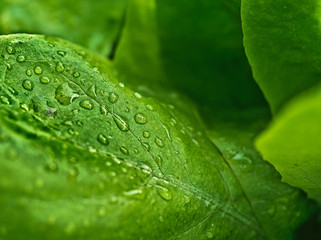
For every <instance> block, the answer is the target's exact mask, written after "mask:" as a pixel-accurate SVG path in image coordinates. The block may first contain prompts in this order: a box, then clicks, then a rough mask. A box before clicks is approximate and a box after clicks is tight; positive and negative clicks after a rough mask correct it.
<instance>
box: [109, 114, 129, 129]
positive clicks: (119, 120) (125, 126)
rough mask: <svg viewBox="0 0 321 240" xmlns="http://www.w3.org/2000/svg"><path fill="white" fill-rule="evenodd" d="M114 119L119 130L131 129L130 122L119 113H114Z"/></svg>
mask: <svg viewBox="0 0 321 240" xmlns="http://www.w3.org/2000/svg"><path fill="white" fill-rule="evenodd" d="M113 118H114V121H115V123H116V125H117V127H118V128H119V130H121V131H123V132H126V131H128V130H129V125H128V123H127V122H126V121H125V120H124V119H123V118H122V117H120V116H119V115H117V114H116V113H114V115H113Z"/></svg>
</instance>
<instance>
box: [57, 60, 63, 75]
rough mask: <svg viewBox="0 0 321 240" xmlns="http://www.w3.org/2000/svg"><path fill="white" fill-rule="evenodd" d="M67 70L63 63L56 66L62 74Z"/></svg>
mask: <svg viewBox="0 0 321 240" xmlns="http://www.w3.org/2000/svg"><path fill="white" fill-rule="evenodd" d="M64 70H65V66H64V65H63V64H62V63H61V62H57V64H56V71H57V72H59V73H61V72H63V71H64Z"/></svg>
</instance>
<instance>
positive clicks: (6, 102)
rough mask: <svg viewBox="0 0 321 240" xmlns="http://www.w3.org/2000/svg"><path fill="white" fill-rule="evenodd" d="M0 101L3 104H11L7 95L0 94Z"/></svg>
mask: <svg viewBox="0 0 321 240" xmlns="http://www.w3.org/2000/svg"><path fill="white" fill-rule="evenodd" d="M0 101H1V103H3V104H7V105H9V104H11V103H10V101H9V99H8V98H7V97H5V96H0Z"/></svg>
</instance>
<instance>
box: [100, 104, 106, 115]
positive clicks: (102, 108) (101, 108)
mask: <svg viewBox="0 0 321 240" xmlns="http://www.w3.org/2000/svg"><path fill="white" fill-rule="evenodd" d="M107 113H108V111H107V109H106V107H105V106H100V114H102V115H107Z"/></svg>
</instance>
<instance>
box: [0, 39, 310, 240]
mask: <svg viewBox="0 0 321 240" xmlns="http://www.w3.org/2000/svg"><path fill="white" fill-rule="evenodd" d="M0 53H1V54H0V56H1V57H0V87H1V88H0V96H1V97H0V100H1V108H0V126H1V127H0V129H1V132H0V133H1V134H0V136H1V141H0V179H1V181H0V191H1V195H0V207H1V213H0V226H1V228H0V234H1V238H5V239H15V240H16V239H40V238H43V237H44V236H46V239H75V238H77V239H98V240H99V239H207V238H213V237H215V238H217V239H238V238H240V236H242V239H256V240H257V239H278V237H274V236H276V233H278V232H282V234H281V235H282V236H288V233H289V231H288V230H287V229H288V228H289V229H290V230H291V229H293V228H294V227H295V226H296V225H297V224H299V223H300V222H302V221H303V220H304V219H305V218H306V214H308V213H309V211H310V210H309V209H310V206H309V203H308V202H307V201H306V200H305V199H304V198H302V195H301V194H300V193H299V192H297V191H295V190H293V189H291V188H289V190H288V191H289V192H291V195H290V196H289V199H288V201H289V203H291V209H292V208H293V209H296V210H295V211H288V210H287V209H285V208H280V209H278V213H277V216H279V217H280V219H279V220H280V222H286V223H289V222H290V225H291V226H287V229H283V225H282V226H281V224H280V226H278V225H275V226H274V225H273V227H271V225H270V224H272V223H273V222H274V221H276V219H274V217H273V216H271V215H269V213H265V212H264V211H262V209H260V208H258V207H255V208H253V206H252V203H251V199H249V198H248V196H247V192H245V191H244V190H243V188H242V183H241V181H240V180H239V179H238V178H237V177H236V175H235V174H234V170H233V168H231V167H230V165H229V164H228V162H226V161H225V158H224V156H223V155H222V154H221V153H220V151H218V150H217V148H216V147H215V146H214V145H213V143H212V142H211V141H210V140H209V139H208V138H207V137H206V133H205V132H204V128H203V125H202V124H201V123H200V122H199V121H198V116H197V115H195V114H194V113H193V112H194V111H193V110H192V109H191V107H190V106H186V109H189V113H188V114H185V113H184V112H183V111H181V110H180V109H182V108H181V107H180V106H177V107H176V105H175V103H173V105H168V104H164V103H162V102H160V101H158V100H156V98H155V99H154V98H152V97H145V96H142V95H140V94H139V93H137V92H133V91H132V90H131V89H129V88H127V87H125V86H124V84H123V83H121V82H119V81H118V80H117V79H116V78H115V76H114V73H113V72H114V70H113V69H112V68H111V67H110V64H109V63H108V62H107V61H106V60H105V59H103V58H101V57H100V56H98V55H95V54H93V53H90V52H88V51H87V50H85V49H83V48H81V47H79V46H76V45H73V44H71V43H69V42H66V41H63V40H59V39H55V38H52V37H44V36H37V35H12V36H2V37H0ZM271 174H273V173H271ZM272 178H273V177H272ZM276 181H277V180H276ZM282 186H284V185H282ZM282 188H283V187H281V190H282ZM273 190H274V188H273V189H271V191H273ZM275 190H276V191H278V190H279V189H275ZM265 197H266V196H262V199H264V198H265ZM263 208H264V207H263ZM258 216H260V217H258ZM262 218H263V219H264V221H263V220H262ZM283 234H284V235H283ZM281 235H280V236H281ZM280 239H283V238H280Z"/></svg>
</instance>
